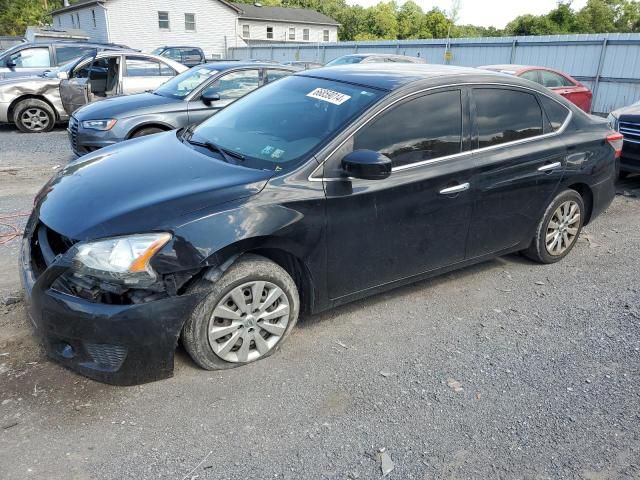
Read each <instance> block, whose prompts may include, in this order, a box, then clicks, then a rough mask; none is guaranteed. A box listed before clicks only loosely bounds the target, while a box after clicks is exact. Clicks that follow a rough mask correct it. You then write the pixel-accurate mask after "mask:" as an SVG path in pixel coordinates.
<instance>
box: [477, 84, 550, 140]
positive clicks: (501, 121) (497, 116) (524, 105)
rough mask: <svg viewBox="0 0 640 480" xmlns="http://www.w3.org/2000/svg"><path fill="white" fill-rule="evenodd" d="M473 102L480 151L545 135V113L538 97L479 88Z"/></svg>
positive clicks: (516, 92) (517, 92) (497, 89)
mask: <svg viewBox="0 0 640 480" xmlns="http://www.w3.org/2000/svg"><path fill="white" fill-rule="evenodd" d="M473 98H474V101H475V104H476V125H477V129H478V147H479V148H483V147H490V146H493V145H499V144H501V143H506V142H512V141H515V140H522V139H524V138H530V137H535V136H536V135H541V134H542V132H543V123H542V110H541V109H540V105H539V104H538V101H537V100H536V97H535V95H533V94H531V93H526V92H522V91H519V90H507V89H499V88H476V89H474V90H473Z"/></svg>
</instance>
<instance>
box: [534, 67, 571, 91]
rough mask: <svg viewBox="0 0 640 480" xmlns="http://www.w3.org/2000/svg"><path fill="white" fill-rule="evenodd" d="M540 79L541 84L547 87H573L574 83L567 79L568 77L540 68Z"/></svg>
mask: <svg viewBox="0 0 640 480" xmlns="http://www.w3.org/2000/svg"><path fill="white" fill-rule="evenodd" d="M540 80H541V82H542V85H544V86H545V87H547V88H557V87H574V86H575V85H574V84H573V83H571V82H570V81H569V79H568V78H566V77H563V76H562V75H559V74H557V73H555V72H550V71H548V70H540Z"/></svg>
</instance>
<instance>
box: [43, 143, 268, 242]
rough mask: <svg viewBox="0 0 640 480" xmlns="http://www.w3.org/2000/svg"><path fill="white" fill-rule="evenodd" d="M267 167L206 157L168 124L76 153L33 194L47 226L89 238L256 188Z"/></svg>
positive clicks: (172, 221)
mask: <svg viewBox="0 0 640 480" xmlns="http://www.w3.org/2000/svg"><path fill="white" fill-rule="evenodd" d="M272 175H273V172H270V171H265V170H255V169H250V168H245V167H241V166H237V165H232V164H229V163H226V162H224V161H222V160H218V159H217V158H212V157H210V156H209V155H206V154H203V153H200V152H198V151H196V150H194V149H193V148H192V147H191V146H189V145H185V144H183V143H182V142H181V141H180V140H179V139H178V138H177V136H176V132H166V133H161V134H157V135H151V136H148V137H141V138H139V139H135V140H130V141H128V142H124V143H121V144H118V145H115V146H113V147H108V148H105V149H102V150H99V151H97V152H95V153H93V154H90V155H87V156H84V157H81V158H80V159H78V160H76V161H75V162H72V163H70V164H69V165H67V166H66V167H65V168H64V169H63V170H61V171H60V172H59V173H58V174H57V175H56V176H55V177H53V178H52V179H51V180H50V181H49V182H48V183H47V185H45V187H44V188H43V189H42V191H41V192H40V193H39V194H38V197H37V200H36V202H37V208H38V209H39V217H40V220H41V221H42V222H44V224H45V225H47V226H48V227H49V228H51V229H53V230H55V231H56V232H58V233H60V234H62V235H64V236H66V237H68V238H71V239H74V240H89V239H96V238H103V237H109V236H115V235H125V234H129V233H138V232H148V231H153V230H162V229H165V228H168V227H171V226H175V225H176V222H177V219H178V218H179V217H181V216H183V215H186V214H188V213H191V212H194V211H196V210H203V211H204V213H203V215H205V214H209V213H214V209H212V208H211V207H214V206H216V205H219V204H221V203H225V202H229V201H232V200H237V199H240V198H244V197H248V196H251V195H254V194H256V193H258V192H260V191H261V190H262V189H263V188H264V186H265V185H266V182H267V181H268V180H269V178H271V176H272ZM206 209H211V210H210V211H209V212H206Z"/></svg>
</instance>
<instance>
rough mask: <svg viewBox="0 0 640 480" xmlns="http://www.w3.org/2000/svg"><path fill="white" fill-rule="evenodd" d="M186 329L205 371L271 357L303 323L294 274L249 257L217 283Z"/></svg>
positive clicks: (187, 344) (196, 359)
mask: <svg viewBox="0 0 640 480" xmlns="http://www.w3.org/2000/svg"><path fill="white" fill-rule="evenodd" d="M195 288H207V289H208V290H209V293H208V294H207V296H206V298H205V299H204V300H203V301H202V302H200V304H199V305H198V306H197V307H196V308H195V310H194V311H193V313H192V314H191V316H190V317H189V319H188V320H187V322H186V323H185V325H184V328H183V331H182V342H183V344H184V346H185V348H186V349H187V351H188V352H189V354H190V355H191V358H192V359H193V360H194V362H196V363H197V364H198V365H199V366H200V367H202V368H204V369H206V370H222V369H227V368H234V367H238V366H241V365H245V364H247V363H251V362H254V361H257V360H261V359H263V358H266V357H268V356H269V355H272V354H273V353H274V352H275V351H276V350H278V348H280V345H281V344H282V343H283V342H284V340H285V339H286V338H287V337H288V336H289V334H290V333H291V330H292V329H293V327H294V326H295V325H296V322H297V321H298V314H299V312H300V297H299V295H298V289H297V288H296V285H295V282H294V281H293V279H292V278H291V276H290V275H289V274H288V273H287V272H286V271H285V270H284V269H283V268H282V267H280V266H279V265H277V264H276V263H274V262H272V261H271V260H268V259H266V258H264V257H260V256H258V255H244V256H242V257H241V258H240V259H239V260H238V261H236V263H234V264H233V265H232V266H231V267H230V268H229V269H228V270H227V271H226V272H225V273H224V275H223V276H222V277H221V278H220V279H219V280H218V281H217V282H215V283H214V284H211V283H210V282H208V281H207V280H202V281H201V283H200V284H199V285H197V286H196V287H195Z"/></svg>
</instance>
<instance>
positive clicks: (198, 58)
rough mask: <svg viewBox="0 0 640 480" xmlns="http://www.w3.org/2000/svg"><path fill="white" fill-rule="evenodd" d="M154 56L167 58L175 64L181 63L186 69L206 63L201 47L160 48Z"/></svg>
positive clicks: (155, 51) (154, 52)
mask: <svg viewBox="0 0 640 480" xmlns="http://www.w3.org/2000/svg"><path fill="white" fill-rule="evenodd" d="M151 53H153V54H154V55H159V56H161V57H167V58H170V59H171V60H173V61H175V62H179V63H181V64H183V65H184V66H186V67H189V68H191V67H195V66H196V65H200V64H202V63H206V61H207V60H206V57H205V56H204V51H203V50H202V49H201V48H200V47H170V46H165V47H159V48H156V49H155V50H154V51H153V52H151Z"/></svg>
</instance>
